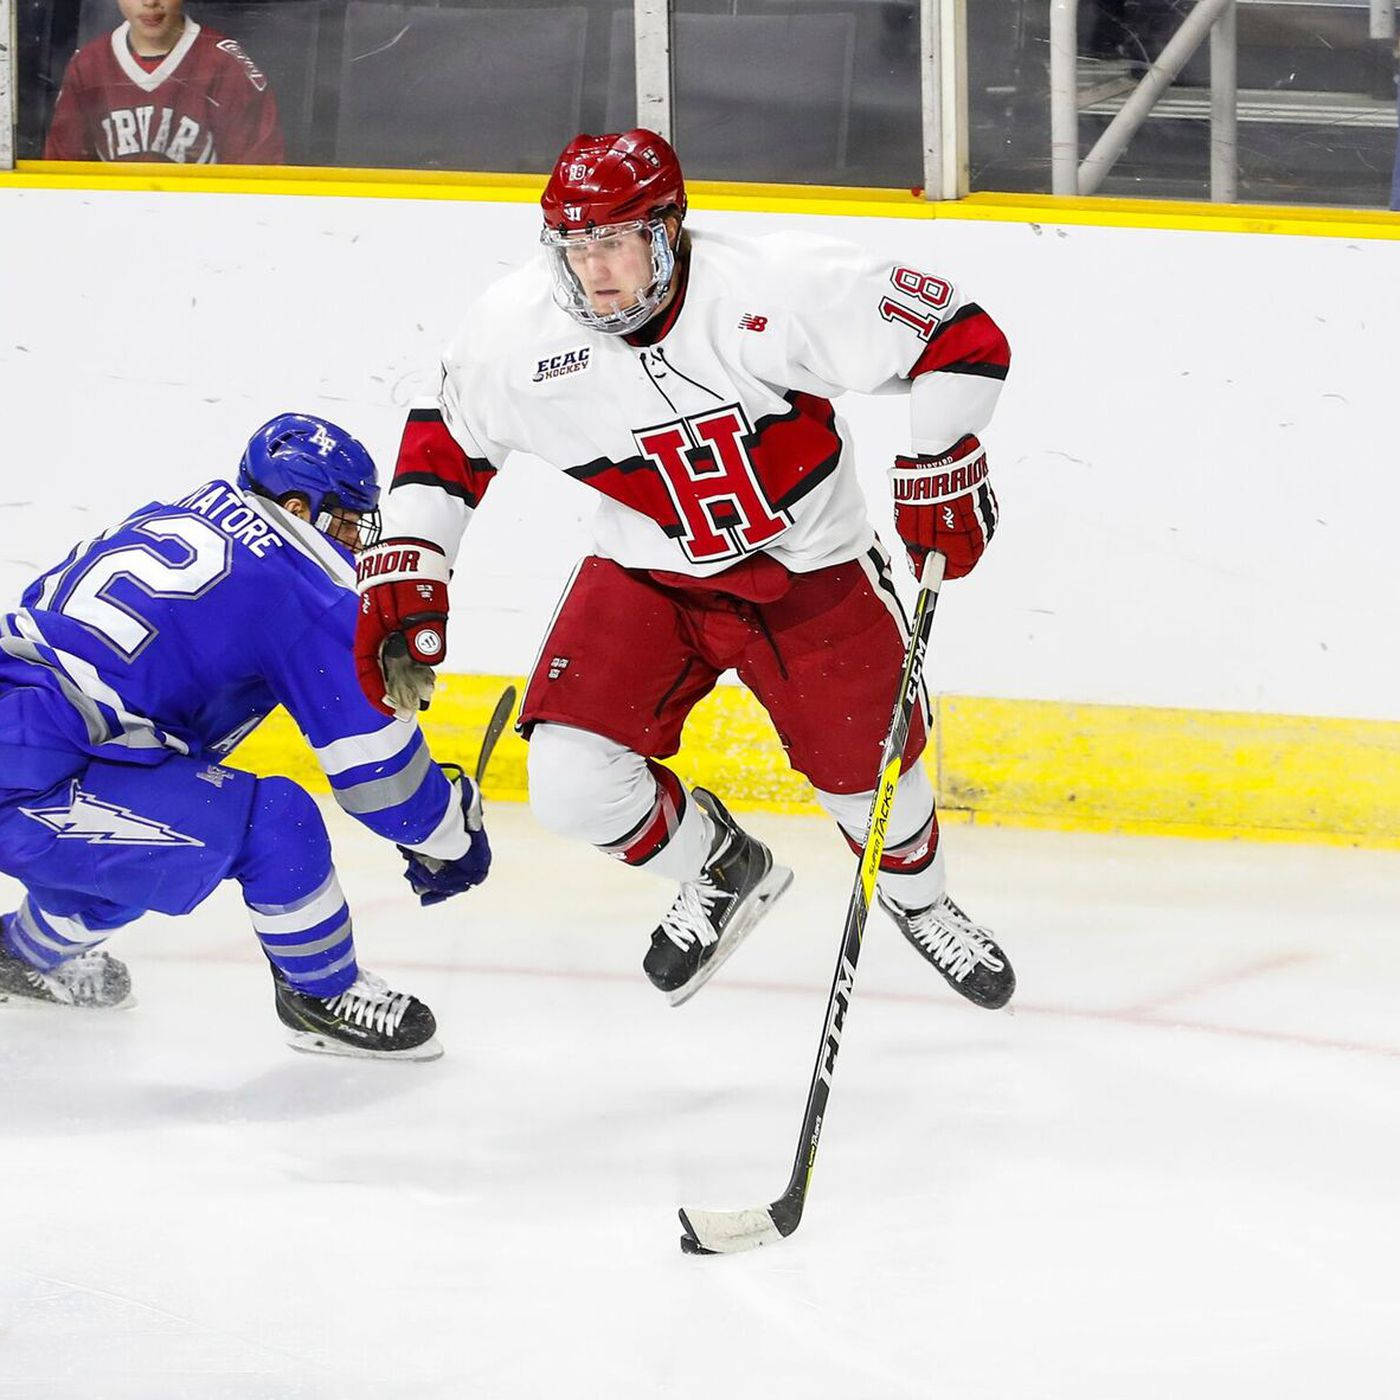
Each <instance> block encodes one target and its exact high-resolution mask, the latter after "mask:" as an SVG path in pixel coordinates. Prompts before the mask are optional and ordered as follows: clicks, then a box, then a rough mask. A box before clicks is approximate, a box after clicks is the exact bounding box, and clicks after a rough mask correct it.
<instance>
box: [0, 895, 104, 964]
mask: <svg viewBox="0 0 1400 1400" xmlns="http://www.w3.org/2000/svg"><path fill="white" fill-rule="evenodd" d="M10 936H11V938H12V939H13V940H14V941H15V943H16V944H17V945H18V946H19V948H20V949H21V951H22V952H23V953H24V954H25V956H26V957H27V958H28V960H29V961H30V962H32V963H33V964H34V965H35V966H36V967H42V968H45V969H47V968H51V967H56V966H57V965H58V964H59V963H61V962H63V961H64V960H65V959H67V958H71V957H75V956H76V955H77V954H78V953H81V952H84V951H86V950H87V949H88V948H93V947H96V945H97V944H99V943H101V942H103V941H104V940H105V939H106V937H107V934H106V932H105V931H102V932H94V931H93V930H92V929H90V928H88V927H87V925H86V924H84V923H83V921H82V920H81V919H66V918H63V917H62V916H61V915H58V914H48V913H45V912H44V911H43V910H42V909H40V908H39V906H38V905H37V904H35V903H34V900H33V897H32V896H29V895H26V896H25V899H24V902H23V903H22V904H21V905H20V906H19V909H18V910H17V911H16V913H15V917H14V921H13V922H12V924H11V926H10Z"/></svg>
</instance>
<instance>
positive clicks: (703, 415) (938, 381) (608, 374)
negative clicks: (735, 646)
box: [384, 233, 1010, 576]
mask: <svg viewBox="0 0 1400 1400" xmlns="http://www.w3.org/2000/svg"><path fill="white" fill-rule="evenodd" d="M675 275H676V277H677V279H678V282H679V285H678V288H677V295H676V296H675V298H674V299H673V301H672V303H671V305H670V306H669V307H668V308H667V309H666V310H665V311H664V312H662V313H660V314H659V315H658V316H657V317H656V318H654V319H653V320H652V321H651V322H649V323H648V324H647V325H646V326H644V327H643V328H642V329H641V331H639V332H637V333H634V334H633V335H629V336H617V335H608V334H605V333H603V332H600V331H594V330H590V329H587V328H585V327H583V326H580V325H579V324H578V323H577V322H575V321H574V320H573V319H572V318H571V317H570V316H569V315H568V314H567V313H566V312H564V311H563V310H561V309H560V308H559V307H558V306H556V305H555V302H554V299H553V295H552V283H551V275H550V271H549V268H548V265H547V263H546V261H545V258H544V256H543V255H541V256H540V257H539V258H537V259H536V260H534V261H532V262H531V263H530V264H528V265H527V266H525V267H522V268H520V269H518V270H517V271H515V272H512V273H510V274H509V275H507V276H506V277H504V278H502V279H501V280H500V281H499V282H497V283H495V284H494V285H493V286H492V287H491V288H489V289H488V290H487V291H486V292H485V293H484V294H483V295H482V296H481V298H480V299H479V300H478V301H477V302H476V303H475V305H474V306H473V307H472V308H471V310H470V311H469V313H468V315H467V318H466V321H465V323H464V325H463V327H462V330H461V331H460V332H459V334H458V336H457V338H456V339H455V340H454V341H453V343H452V345H451V347H450V348H449V350H448V352H447V355H446V357H445V360H444V363H443V384H442V390H441V394H440V397H439V401H438V403H437V404H435V405H434V406H433V407H431V408H419V409H415V410H413V411H412V412H411V413H410V416H409V422H408V424H407V426H406V428H405V432H404V438H403V442H402V445H401V447H400V451H399V459H398V465H397V467H396V470H395V475H394V482H393V487H392V490H391V491H390V493H389V495H388V497H387V499H386V505H385V522H384V523H385V535H386V536H412V537H416V538H420V539H427V540H430V541H432V542H433V543H435V544H437V545H439V546H440V547H441V548H442V549H443V551H444V552H445V553H446V555H447V557H448V558H449V559H452V558H454V557H455V556H456V553H457V550H458V548H459V546H460V543H461V538H462V533H463V531H464V529H465V527H466V525H467V522H468V520H469V518H470V515H471V512H472V510H473V509H474V508H475V507H476V505H477V504H478V503H479V502H480V500H481V496H482V494H483V493H484V491H485V490H486V489H487V487H488V486H489V484H490V482H491V480H492V478H493V477H494V475H495V473H496V472H497V471H498V470H500V469H501V467H503V466H504V465H505V463H506V461H507V459H508V458H509V456H510V454H511V453H512V452H513V451H521V452H528V453H532V454H534V455H536V456H538V457H541V458H543V459H544V460H545V461H546V462H549V463H552V464H553V465H554V466H555V467H557V468H558V469H559V470H560V471H562V472H565V473H566V474H568V475H569V476H571V477H573V478H574V479H575V480H578V481H582V482H585V483H587V484H588V485H589V486H591V487H593V488H594V489H595V490H597V491H598V492H600V493H601V494H602V497H603V500H602V502H601V504H600V507H599V510H598V513H597V516H596V519H595V523H594V538H595V552H596V553H598V554H600V555H602V556H603V557H605V558H608V559H612V560H614V561H616V562H617V563H619V564H622V565H624V566H626V567H629V568H637V569H653V570H665V571H669V572H673V573H681V574H690V575H693V576H705V575H709V574H714V573H717V572H719V571H720V570H722V569H725V568H728V567H730V566H731V565H733V564H735V563H736V562H737V561H739V560H740V559H742V558H744V557H745V556H747V555H750V554H753V553H756V552H759V551H762V552H765V553H767V554H770V555H772V556H773V557H774V558H775V559H776V560H778V562H780V563H781V564H783V565H785V566H786V567H787V568H789V569H791V570H793V571H794V572H799V573H803V572H808V571H810V570H813V569H817V568H821V567H824V566H826V565H831V564H838V563H843V562H845V561H846V560H849V559H853V558H855V557H856V556H857V555H859V554H860V553H862V552H863V551H864V550H865V549H867V548H868V547H869V545H870V543H871V537H872V530H871V526H870V523H869V520H868V518H867V514H866V507H865V500H864V497H863V495H862V492H861V490H860V487H859V485H858V483H857V481H856V476H855V467H854V456H853V448H852V444H851V440H850V435H849V433H848V431H847V429H846V427H845V425H844V424H843V422H842V421H841V419H840V417H839V416H838V415H837V414H836V411H835V409H834V408H833V406H832V402H831V400H832V399H833V398H834V397H835V396H837V395H838V394H840V393H842V392H844V391H847V390H854V391H857V392H861V393H879V392H887V391H889V390H890V389H892V388H893V389H898V388H904V389H906V390H910V391H912V419H913V421H912V429H913V433H912V436H913V441H914V446H915V449H916V450H925V451H940V450H943V449H945V448H947V447H948V446H950V445H951V444H953V443H955V442H956V441H957V440H958V439H959V438H961V437H962V436H963V435H964V434H966V433H975V432H979V431H980V430H981V429H982V428H983V427H984V426H985V425H986V422H987V419H988V418H989V417H990V414H991V410H992V407H993V405H994V403H995V401H996V397H997V394H998V393H999V391H1000V388H1001V382H1002V380H1003V379H1004V378H1005V377H1006V372H1007V366H1008V364H1009V361H1010V355H1009V349H1008V347H1007V343H1006V339H1005V337H1004V336H1003V335H1002V333H1001V331H1000V330H999V329H998V327H997V326H996V324H995V322H993V321H992V319H991V318H990V317H989V316H988V315H987V314H986V313H985V312H984V311H983V310H982V309H981V308H980V307H979V306H977V305H976V303H974V302H970V301H968V300H966V299H965V298H964V297H963V296H962V295H961V294H960V293H959V292H958V290H957V289H956V288H955V287H954V286H953V285H952V284H951V283H950V282H948V281H946V280H944V279H942V278H940V277H938V276H936V275H934V274H932V273H929V272H926V271H923V270H921V269H917V268H914V267H912V266H906V265H902V264H898V263H892V262H888V261H884V260H882V259H879V258H875V257H872V256H871V255H870V254H868V253H867V252H865V251H864V250H863V249H861V248H858V247H856V246H854V245H851V244H846V243H840V242H837V241H834V240H830V239H825V238H818V237H813V236H810V235H806V234H796V233H783V234H773V235H769V236H766V237H761V238H752V239H748V238H733V237H727V236H721V235H718V234H713V233H703V234H696V235H695V236H694V237H693V239H692V240H691V246H690V251H689V255H688V256H686V255H685V254H684V253H682V255H681V256H680V257H679V258H678V260H677V270H676V274H675Z"/></svg>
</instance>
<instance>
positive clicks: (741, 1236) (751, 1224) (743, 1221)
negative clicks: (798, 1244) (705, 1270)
mask: <svg viewBox="0 0 1400 1400" xmlns="http://www.w3.org/2000/svg"><path fill="white" fill-rule="evenodd" d="M681 1224H682V1225H684V1226H685V1228H686V1235H685V1236H683V1237H682V1239H681V1248H682V1249H683V1250H685V1252H686V1253H687V1254H740V1253H742V1252H743V1251H744V1250H746V1249H757V1248H758V1247H759V1246H760V1245H765V1244H777V1242H778V1241H779V1240H780V1239H782V1238H783V1236H782V1233H781V1232H780V1231H779V1229H778V1227H777V1226H776V1225H775V1224H774V1223H773V1217H772V1215H771V1214H770V1213H769V1211H768V1210H766V1209H758V1210H684V1209H683V1210H682V1211H681Z"/></svg>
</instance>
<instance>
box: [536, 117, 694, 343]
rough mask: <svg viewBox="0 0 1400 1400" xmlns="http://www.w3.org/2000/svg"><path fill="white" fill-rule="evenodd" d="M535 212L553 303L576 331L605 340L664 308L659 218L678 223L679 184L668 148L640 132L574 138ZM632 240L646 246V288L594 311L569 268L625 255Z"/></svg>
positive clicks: (671, 263) (671, 253)
mask: <svg viewBox="0 0 1400 1400" xmlns="http://www.w3.org/2000/svg"><path fill="white" fill-rule="evenodd" d="M540 206H541V207H542V208H543V210H544V228H543V229H542V230H541V231H540V242H541V243H543V244H544V245H545V248H546V249H547V250H548V255H549V260H550V270H551V272H552V274H553V277H554V300H555V302H556V303H557V304H558V305H559V306H560V307H561V308H562V309H563V310H564V311H567V312H568V314H569V315H570V316H572V317H573V318H574V320H575V321H577V322H578V323H579V324H580V325H582V326H587V327H588V328H589V329H590V330H597V331H603V332H605V333H607V334H609V335H626V334H627V333H628V332H630V331H634V330H637V329H638V328H639V327H641V326H643V325H645V324H646V323H647V321H649V320H650V319H651V318H652V316H654V315H655V314H656V312H657V311H658V310H659V309H660V307H661V305H662V303H663V302H664V301H665V299H666V294H667V291H668V290H669V288H670V286H671V279H672V276H673V274H674V273H675V269H676V257H675V248H674V247H673V246H672V244H671V231H670V230H668V229H667V228H666V223H665V216H666V215H667V214H671V213H673V212H674V213H675V214H677V215H678V216H679V217H680V218H684V217H685V179H684V177H683V176H682V175H681V165H680V161H678V160H677V159H676V153H675V151H673V150H672V149H671V147H670V144H669V143H668V142H666V141H665V140H663V139H662V138H661V137H660V136H658V135H657V134H656V133H655V132H654V131H647V130H645V129H644V128H641V127H638V128H637V129H636V130H634V131H624V132H616V131H613V132H608V133H607V134H606V135H603V136H590V135H588V134H587V133H584V134H583V135H581V136H576V137H574V139H573V140H572V141H570V142H569V144H568V145H567V146H565V147H564V151H563V154H562V155H561V156H560V157H559V159H558V161H557V162H556V163H555V166H554V173H553V174H552V175H551V176H550V177H549V184H548V185H546V186H545V191H544V194H543V195H542V196H541V197H540ZM637 237H640V238H642V239H643V240H645V244H647V245H649V246H650V250H651V253H650V264H651V270H650V275H649V280H648V281H647V282H646V283H645V285H643V286H641V287H638V288H636V289H635V291H633V290H631V289H629V290H628V291H626V292H625V293H623V294H621V295H617V296H612V294H611V293H609V298H610V299H609V300H608V301H607V302H606V304H597V303H596V302H595V299H594V298H590V296H589V294H588V293H587V291H585V289H584V286H583V283H582V282H581V281H580V280H579V275H578V272H577V271H576V267H575V264H576V263H577V264H579V265H582V264H583V263H585V262H587V260H588V259H589V258H590V257H605V256H608V255H609V253H610V252H616V251H618V250H623V252H624V253H625V249H626V247H627V246H629V243H628V241H629V240H632V239H635V238H637ZM632 246H635V245H632Z"/></svg>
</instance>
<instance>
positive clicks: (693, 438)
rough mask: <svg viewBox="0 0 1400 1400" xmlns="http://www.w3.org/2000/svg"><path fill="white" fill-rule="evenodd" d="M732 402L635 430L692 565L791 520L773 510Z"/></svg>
mask: <svg viewBox="0 0 1400 1400" xmlns="http://www.w3.org/2000/svg"><path fill="white" fill-rule="evenodd" d="M752 435H753V429H752V428H750V427H749V424H748V421H747V419H745V417H744V411H743V409H741V408H740V407H739V406H738V405H737V404H726V405H725V406H724V407H723V408H716V409H712V410H711V411H710V412H708V413H696V414H693V415H692V416H691V417H689V418H679V419H677V420H676V421H675V422H674V423H663V424H662V425H661V426H660V427H657V428H648V429H647V430H646V431H645V432H639V433H637V434H636V439H637V446H638V447H640V448H641V450H642V451H643V452H644V453H645V454H646V455H647V457H649V458H650V459H651V460H652V461H653V462H654V463H655V464H656V466H657V468H658V470H659V471H660V474H661V480H662V481H663V482H664V483H665V484H666V490H667V492H668V493H669V494H670V497H671V502H672V504H673V505H674V506H675V508H676V517H677V519H678V520H679V522H680V529H679V532H673V531H671V530H668V531H667V533H668V534H671V533H678V534H679V539H680V544H681V548H682V549H684V550H685V552H686V557H687V558H689V559H692V560H694V561H695V563H697V564H707V563H713V562H714V561H715V560H716V559H730V558H738V557H739V556H740V555H742V554H748V553H749V552H750V551H752V550H755V549H761V548H762V547H763V546H764V545H765V544H767V543H768V541H769V540H771V539H774V538H776V537H777V536H778V535H781V534H782V532H783V531H784V530H786V529H787V527H788V526H789V525H790V524H791V523H792V522H791V520H790V519H789V518H788V517H787V516H786V515H783V514H774V512H773V509H772V507H771V506H770V505H769V504H768V501H767V499H766V498H765V497H764V494H763V488H762V487H761V486H760V484H759V480H758V473H757V472H756V471H755V470H754V465H753V462H752V461H751V460H750V458H749V454H748V449H747V448H746V447H745V444H744V440H745V438H746V437H752Z"/></svg>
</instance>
